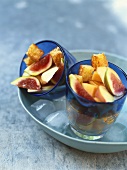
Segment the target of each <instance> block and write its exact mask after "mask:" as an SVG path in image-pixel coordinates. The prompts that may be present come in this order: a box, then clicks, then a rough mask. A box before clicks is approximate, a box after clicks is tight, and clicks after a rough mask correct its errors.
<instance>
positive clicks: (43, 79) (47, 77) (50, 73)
mask: <svg viewBox="0 0 127 170" xmlns="http://www.w3.org/2000/svg"><path fill="white" fill-rule="evenodd" d="M57 70H58V67H57V66H55V67H52V68H50V69H49V70H47V71H45V72H44V73H42V75H41V83H42V84H47V83H48V82H49V81H50V80H51V78H52V77H53V76H54V74H55V73H56V72H57Z"/></svg>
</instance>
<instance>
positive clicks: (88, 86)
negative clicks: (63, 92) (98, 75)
mask: <svg viewBox="0 0 127 170" xmlns="http://www.w3.org/2000/svg"><path fill="white" fill-rule="evenodd" d="M82 86H83V88H84V89H85V90H86V91H87V92H88V93H89V95H91V96H92V97H94V94H95V92H96V90H97V87H98V86H97V85H93V84H89V83H82Z"/></svg>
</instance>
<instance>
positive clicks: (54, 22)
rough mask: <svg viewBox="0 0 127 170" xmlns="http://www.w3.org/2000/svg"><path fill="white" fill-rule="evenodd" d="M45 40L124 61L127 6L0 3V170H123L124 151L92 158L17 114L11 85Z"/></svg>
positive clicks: (74, 0)
mask: <svg viewBox="0 0 127 170" xmlns="http://www.w3.org/2000/svg"><path fill="white" fill-rule="evenodd" d="M45 39H50V40H55V41H57V42H58V43H60V44H61V45H62V46H64V47H65V48H66V49H68V50H74V49H95V50H101V51H104V52H105V51H107V52H111V53H115V54H118V55H120V56H121V57H123V58H124V57H127V1H126V0H114V1H113V0H107V1H106V0H31V1H30V0H19V1H18V0H1V1H0V170H17V169H18V170H24V169H25V170H40V169H42V170H67V169H68V170H74V169H76V170H81V169H86V170H90V169H91V170H92V169H96V170H102V169H103V170H105V169H109V170H110V169H111V170H113V169H115V170H119V169H121V170H124V169H127V161H126V160H127V151H123V152H119V153H114V154H93V153H86V152H82V151H79V150H76V149H73V148H71V147H68V146H66V145H64V144H62V143H60V142H58V141H56V140H55V139H53V138H52V137H50V136H49V135H47V134H46V133H45V132H44V131H43V130H42V128H41V126H40V125H39V124H37V123H36V122H35V121H33V120H32V118H31V117H30V116H29V115H28V114H27V113H26V112H25V110H24V109H23V108H22V106H21V104H20V103H19V100H18V96H17V88H16V87H13V86H11V85H10V82H11V81H12V80H14V79H15V78H16V77H17V76H18V71H19V65H20V62H21V59H22V57H23V55H24V53H25V52H26V50H27V48H28V46H29V45H30V44H31V43H36V42H38V41H40V40H45ZM125 64H126V63H125Z"/></svg>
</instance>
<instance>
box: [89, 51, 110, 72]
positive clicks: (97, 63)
mask: <svg viewBox="0 0 127 170" xmlns="http://www.w3.org/2000/svg"><path fill="white" fill-rule="evenodd" d="M91 64H92V66H93V67H94V68H95V69H96V68H97V67H107V66H108V60H107V58H106V56H105V54H104V53H102V54H93V55H92V57H91Z"/></svg>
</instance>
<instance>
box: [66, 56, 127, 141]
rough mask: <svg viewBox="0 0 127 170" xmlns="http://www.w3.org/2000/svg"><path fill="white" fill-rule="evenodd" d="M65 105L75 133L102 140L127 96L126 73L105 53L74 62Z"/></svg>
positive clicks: (82, 136) (70, 72) (68, 78)
mask: <svg viewBox="0 0 127 170" xmlns="http://www.w3.org/2000/svg"><path fill="white" fill-rule="evenodd" d="M66 84H67V87H66V90H67V92H66V108H67V114H68V118H69V122H70V126H71V129H72V130H73V132H74V133H75V134H76V135H78V136H79V137H81V138H84V139H88V140H96V139H100V138H102V137H103V136H104V134H105V133H106V132H107V130H108V129H109V128H110V127H111V126H112V124H113V123H114V122H115V120H116V118H117V117H118V115H119V113H120V111H121V109H122V106H123V104H124V102H125V99H126V95H127V75H126V73H125V72H124V71H123V70H122V69H120V68H119V67H118V66H116V65H114V64H113V63H110V62H109V61H108V60H107V58H106V56H105V54H104V53H102V54H93V55H92V56H91V59H90V60H84V61H80V62H78V63H76V64H74V65H73V66H72V67H71V68H70V69H69V71H68V73H67V76H66Z"/></svg>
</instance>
